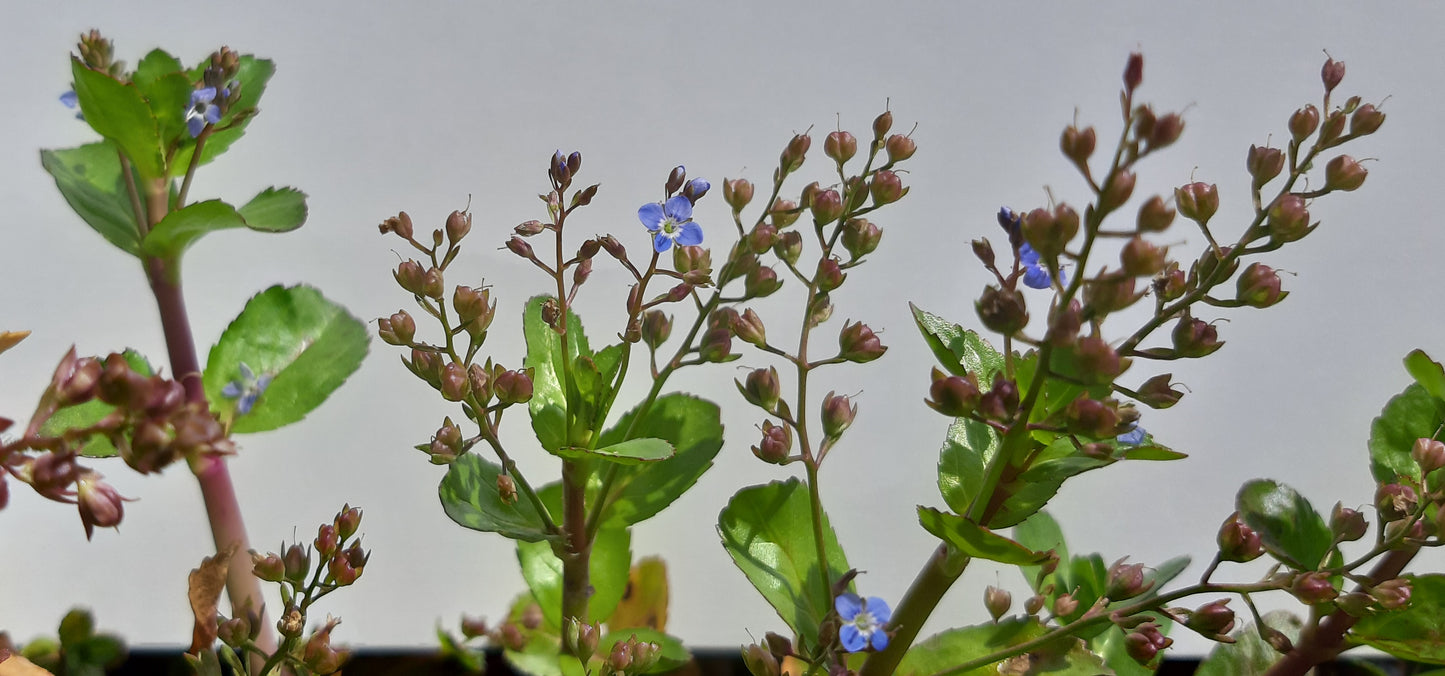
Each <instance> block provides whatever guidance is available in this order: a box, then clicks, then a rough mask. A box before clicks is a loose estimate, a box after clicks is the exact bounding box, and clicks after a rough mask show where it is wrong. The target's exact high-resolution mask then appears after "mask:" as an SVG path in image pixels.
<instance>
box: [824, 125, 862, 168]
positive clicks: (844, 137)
mask: <svg viewBox="0 0 1445 676" xmlns="http://www.w3.org/2000/svg"><path fill="white" fill-rule="evenodd" d="M857 153H858V139H856V138H853V135H852V134H849V133H848V132H846V131H835V132H833V133H831V134H828V138H826V139H824V140H823V154H825V155H827V156H828V157H831V158H833V161H834V162H837V163H838V164H840V165H841V164H843V163H845V162H847V161H848V160H851V159H853V156H854V155H856V154H857Z"/></svg>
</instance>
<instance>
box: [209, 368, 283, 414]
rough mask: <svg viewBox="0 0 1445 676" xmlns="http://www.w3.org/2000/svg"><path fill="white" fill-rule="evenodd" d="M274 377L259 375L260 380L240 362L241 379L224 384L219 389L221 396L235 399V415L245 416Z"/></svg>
mask: <svg viewBox="0 0 1445 676" xmlns="http://www.w3.org/2000/svg"><path fill="white" fill-rule="evenodd" d="M273 377H275V376H273V375H272V374H270V373H263V374H261V377H260V378H257V377H256V374H255V373H254V372H253V371H251V367H249V366H247V365H246V362H241V377H240V378H239V379H237V380H232V381H231V382H229V383H226V386H225V387H222V388H221V396H223V397H225V398H227V399H236V400H237V401H236V415H246V414H247V413H250V412H251V408H252V407H254V406H255V405H256V399H258V398H260V396H261V394H262V393H263V392H265V391H266V388H267V387H270V386H271V379H272V378H273Z"/></svg>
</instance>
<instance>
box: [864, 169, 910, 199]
mask: <svg viewBox="0 0 1445 676" xmlns="http://www.w3.org/2000/svg"><path fill="white" fill-rule="evenodd" d="M868 193H869V194H870V195H872V196H873V203H874V204H877V205H884V204H892V203H894V202H897V201H898V200H900V199H903V196H904V195H907V194H908V188H905V187H903V180H902V179H900V178H898V174H895V173H893V172H891V171H889V170H887V169H884V170H882V171H880V172H878V173H876V174H874V175H873V180H872V181H870V182H869V183H868Z"/></svg>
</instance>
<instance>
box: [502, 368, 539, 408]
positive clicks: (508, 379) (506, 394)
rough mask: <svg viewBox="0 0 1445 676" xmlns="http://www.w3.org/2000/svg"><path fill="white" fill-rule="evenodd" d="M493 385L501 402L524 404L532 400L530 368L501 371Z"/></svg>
mask: <svg viewBox="0 0 1445 676" xmlns="http://www.w3.org/2000/svg"><path fill="white" fill-rule="evenodd" d="M493 387H494V388H495V391H496V395H497V400H498V401H500V402H502V403H503V404H525V403H527V402H528V401H531V400H532V370H531V369H526V370H522V369H518V370H515V371H503V372H502V373H501V374H500V375H498V376H497V378H496V383H495V384H494V385H493Z"/></svg>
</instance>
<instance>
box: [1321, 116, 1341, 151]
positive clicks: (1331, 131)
mask: <svg viewBox="0 0 1445 676" xmlns="http://www.w3.org/2000/svg"><path fill="white" fill-rule="evenodd" d="M1346 121H1347V120H1346V119H1345V113H1344V111H1340V110H1336V111H1334V112H1332V113H1330V114H1329V115H1326V116H1325V122H1324V126H1323V127H1322V128H1321V129H1320V140H1319V146H1320V147H1321V148H1332V147H1334V146H1337V145H1339V144H1340V138H1341V137H1342V136H1344V134H1345V122H1346Z"/></svg>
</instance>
